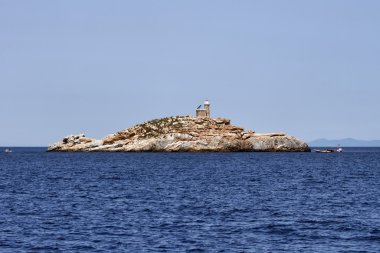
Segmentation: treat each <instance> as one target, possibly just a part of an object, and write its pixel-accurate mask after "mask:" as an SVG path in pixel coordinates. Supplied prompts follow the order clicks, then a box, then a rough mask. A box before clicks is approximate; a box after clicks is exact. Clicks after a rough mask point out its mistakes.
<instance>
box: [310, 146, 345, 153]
mask: <svg viewBox="0 0 380 253" xmlns="http://www.w3.org/2000/svg"><path fill="white" fill-rule="evenodd" d="M314 151H315V152H317V153H342V152H343V149H342V148H341V147H340V146H339V145H338V147H337V148H336V149H315V150H314Z"/></svg>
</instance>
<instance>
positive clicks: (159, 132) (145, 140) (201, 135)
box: [48, 116, 310, 152]
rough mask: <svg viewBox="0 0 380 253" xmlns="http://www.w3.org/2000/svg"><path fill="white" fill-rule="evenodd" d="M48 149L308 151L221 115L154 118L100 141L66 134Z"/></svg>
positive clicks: (282, 135)
mask: <svg viewBox="0 0 380 253" xmlns="http://www.w3.org/2000/svg"><path fill="white" fill-rule="evenodd" d="M48 151H49V152H96V151H99V152H100V151H101V152H144V151H146V152H149V151H152V152H239V151H246V152H255V151H263V152H265V151H267V152H309V151H310V148H309V147H308V145H307V144H306V143H305V142H303V141H301V140H298V139H297V138H295V137H293V136H289V135H287V134H285V133H270V134H257V133H255V132H254V131H249V130H248V131H247V130H244V129H243V128H241V127H237V126H233V125H231V124H230V120H229V119H224V118H215V119H213V118H194V117H191V116H177V117H168V118H162V119H155V120H151V121H148V122H145V123H143V124H139V125H136V126H134V127H131V128H127V129H124V130H122V131H120V132H117V133H115V134H111V135H108V136H106V137H105V138H103V139H101V140H96V139H90V138H87V137H85V135H84V134H80V135H69V136H66V137H65V138H63V139H62V141H59V142H57V143H54V144H52V145H50V146H49V147H48Z"/></svg>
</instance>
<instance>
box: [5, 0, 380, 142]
mask: <svg viewBox="0 0 380 253" xmlns="http://www.w3.org/2000/svg"><path fill="white" fill-rule="evenodd" d="M379 13H380V1H378V0H372V1H371V0H363V1H359V0H354V1H352V0H351V1H350V0H314V1H313V0H310V1H304V0H287V1H283V0H277V1H274V0H273V1H272V0H262V1H254V0H248V1H242V0H239V1H233V0H230V1H222V0H214V1H213V0H207V1H205V0H199V1H197V0H192V1H169V0H168V1H166V0H151V1H145V0H138V1H124V0H123V1H94V0H87V1H78V0H75V1H74V0H72V1H68V0H65V1H50V0H46V1H39V0H34V1H27V0H25V1H18V0H12V1H7V0H0V116H1V118H0V145H2V146H47V145H48V144H50V143H52V142H55V141H58V140H60V139H61V138H62V137H64V136H65V135H68V134H71V133H73V134H74V133H81V132H84V133H86V135H87V136H89V137H95V138H101V137H104V136H105V135H107V134H110V133H113V132H116V131H118V130H121V129H124V128H127V127H130V126H132V125H134V124H137V123H141V122H143V121H147V120H150V119H153V118H159V117H165V116H171V115H190V114H194V111H195V108H196V107H197V106H198V105H199V104H201V103H202V102H203V100H204V99H209V100H210V102H211V106H212V114H213V116H215V117H217V116H220V117H227V118H230V119H232V123H233V124H236V125H239V126H242V127H245V128H247V129H253V130H255V131H257V132H272V131H285V132H288V133H289V134H292V135H295V136H297V137H300V138H301V139H303V140H305V141H311V140H313V139H316V138H320V137H324V138H334V139H335V138H343V137H353V138H359V139H380V102H379V97H380V14H379Z"/></svg>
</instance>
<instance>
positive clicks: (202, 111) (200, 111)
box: [196, 100, 211, 118]
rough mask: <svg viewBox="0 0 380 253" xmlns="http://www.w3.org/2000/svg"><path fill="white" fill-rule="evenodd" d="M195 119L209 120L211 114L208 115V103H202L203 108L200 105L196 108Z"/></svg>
mask: <svg viewBox="0 0 380 253" xmlns="http://www.w3.org/2000/svg"><path fill="white" fill-rule="evenodd" d="M196 117H197V118H210V117H211V113H210V102H209V101H208V100H206V101H205V102H204V103H203V108H202V105H200V106H198V108H197V110H196Z"/></svg>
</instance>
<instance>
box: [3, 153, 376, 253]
mask: <svg viewBox="0 0 380 253" xmlns="http://www.w3.org/2000/svg"><path fill="white" fill-rule="evenodd" d="M12 149H13V152H12V153H5V152H1V153H0V252H12V253H14V252H16V253H17V252H380V148H344V152H343V153H315V152H311V153H48V152H46V148H12ZM3 150H4V148H1V151H3Z"/></svg>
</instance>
